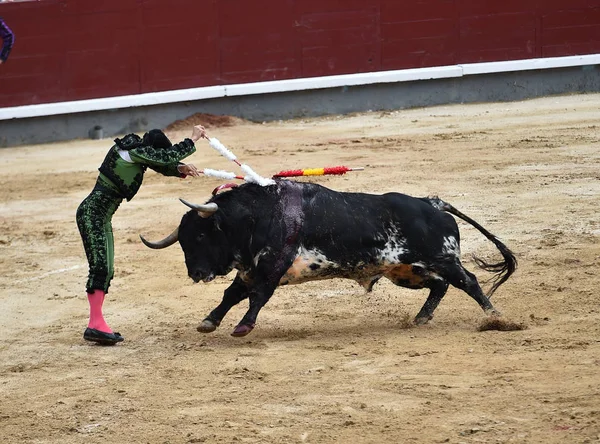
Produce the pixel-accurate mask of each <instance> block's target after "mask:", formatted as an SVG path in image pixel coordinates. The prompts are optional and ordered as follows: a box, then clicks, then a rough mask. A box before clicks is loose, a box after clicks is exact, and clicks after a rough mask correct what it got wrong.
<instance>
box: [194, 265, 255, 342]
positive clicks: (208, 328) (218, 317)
mask: <svg viewBox="0 0 600 444" xmlns="http://www.w3.org/2000/svg"><path fill="white" fill-rule="evenodd" d="M247 297H248V287H247V286H246V284H245V282H244V281H243V280H242V279H241V278H240V277H239V274H238V275H237V276H236V277H235V279H234V280H233V282H232V283H231V285H230V286H229V287H228V288H227V290H225V293H224V294H223V300H222V301H221V303H220V304H219V305H218V306H217V307H216V308H215V309H214V310H213V311H211V312H210V314H209V315H208V316H207V317H206V318H205V319H204V320H203V321H202V323H201V324H200V325H199V326H198V327H197V328H196V330H198V331H199V332H202V333H210V332H213V331H215V330H216V329H217V327H218V326H219V325H220V324H221V321H222V320H223V318H224V317H225V315H226V314H227V313H228V312H229V310H231V307H233V306H234V305H236V304H238V303H239V302H241V301H243V300H244V299H246V298H247Z"/></svg>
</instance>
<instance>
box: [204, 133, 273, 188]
mask: <svg viewBox="0 0 600 444" xmlns="http://www.w3.org/2000/svg"><path fill="white" fill-rule="evenodd" d="M206 139H207V140H208V143H209V145H210V146H211V147H212V148H214V149H215V150H216V151H217V152H218V153H219V154H221V155H222V156H223V157H226V158H227V159H229V160H231V161H232V162H235V163H236V164H237V165H238V166H239V167H240V168H241V169H242V171H243V172H244V173H246V176H245V177H244V180H245V181H246V182H254V183H257V184H259V185H260V186H263V187H264V186H267V185H273V184H274V183H275V181H274V180H273V179H267V178H266V177H262V176H260V175H258V174H257V173H256V172H255V171H254V170H253V169H252V168H250V166H249V165H246V164H242V163H240V162H239V161H238V160H237V156H236V155H235V154H233V153H232V152H231V151H230V150H228V149H227V148H226V147H225V145H223V144H222V143H221V142H220V141H219V140H218V139H216V138H214V137H209V136H208V135H206Z"/></svg>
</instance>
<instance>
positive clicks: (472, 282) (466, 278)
mask: <svg viewBox="0 0 600 444" xmlns="http://www.w3.org/2000/svg"><path fill="white" fill-rule="evenodd" d="M440 275H441V276H442V277H444V278H445V279H447V280H448V282H450V284H451V285H453V286H455V287H456V288H458V289H460V290H463V291H464V292H466V293H467V294H468V295H469V296H471V297H472V298H473V299H475V301H476V302H477V303H478V304H479V306H480V307H481V308H482V310H483V311H484V312H485V313H487V314H488V315H494V316H498V315H500V313H499V312H498V311H496V309H495V308H494V306H493V305H492V303H491V302H490V300H489V299H488V298H487V296H486V295H485V294H484V293H483V290H482V289H481V286H480V285H479V282H477V278H476V277H475V275H474V274H473V273H471V272H470V271H468V270H467V269H465V268H464V267H463V266H462V264H461V263H460V262H455V261H453V262H452V263H451V264H449V266H448V267H445V269H444V270H442V271H441V272H440Z"/></svg>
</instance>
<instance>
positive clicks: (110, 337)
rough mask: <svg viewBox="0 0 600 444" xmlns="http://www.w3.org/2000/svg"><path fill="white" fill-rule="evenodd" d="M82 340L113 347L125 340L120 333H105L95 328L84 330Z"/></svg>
mask: <svg viewBox="0 0 600 444" xmlns="http://www.w3.org/2000/svg"><path fill="white" fill-rule="evenodd" d="M83 339H85V340H86V341H91V342H97V343H98V344H101V345H115V344H116V343H117V342H123V340H124V339H125V338H124V337H123V336H121V334H120V333H117V332H114V333H105V332H103V331H100V330H96V329H95V328H89V327H88V328H86V329H85V332H84V333H83Z"/></svg>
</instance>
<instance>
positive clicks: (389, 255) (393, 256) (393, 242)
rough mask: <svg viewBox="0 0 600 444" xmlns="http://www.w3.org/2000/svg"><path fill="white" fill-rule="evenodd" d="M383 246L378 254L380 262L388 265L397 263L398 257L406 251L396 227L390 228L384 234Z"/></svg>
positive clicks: (403, 240)
mask: <svg viewBox="0 0 600 444" xmlns="http://www.w3.org/2000/svg"><path fill="white" fill-rule="evenodd" d="M384 239H386V242H385V246H384V247H383V249H382V250H381V251H380V252H379V255H380V260H381V261H382V262H384V263H385V262H388V263H392V264H395V263H398V262H399V259H400V257H402V255H404V254H405V253H406V252H407V251H408V250H407V249H406V241H405V239H404V238H403V237H401V235H400V231H399V230H398V229H397V228H396V227H392V228H391V229H390V230H389V231H387V232H386V236H385V237H384Z"/></svg>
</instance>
